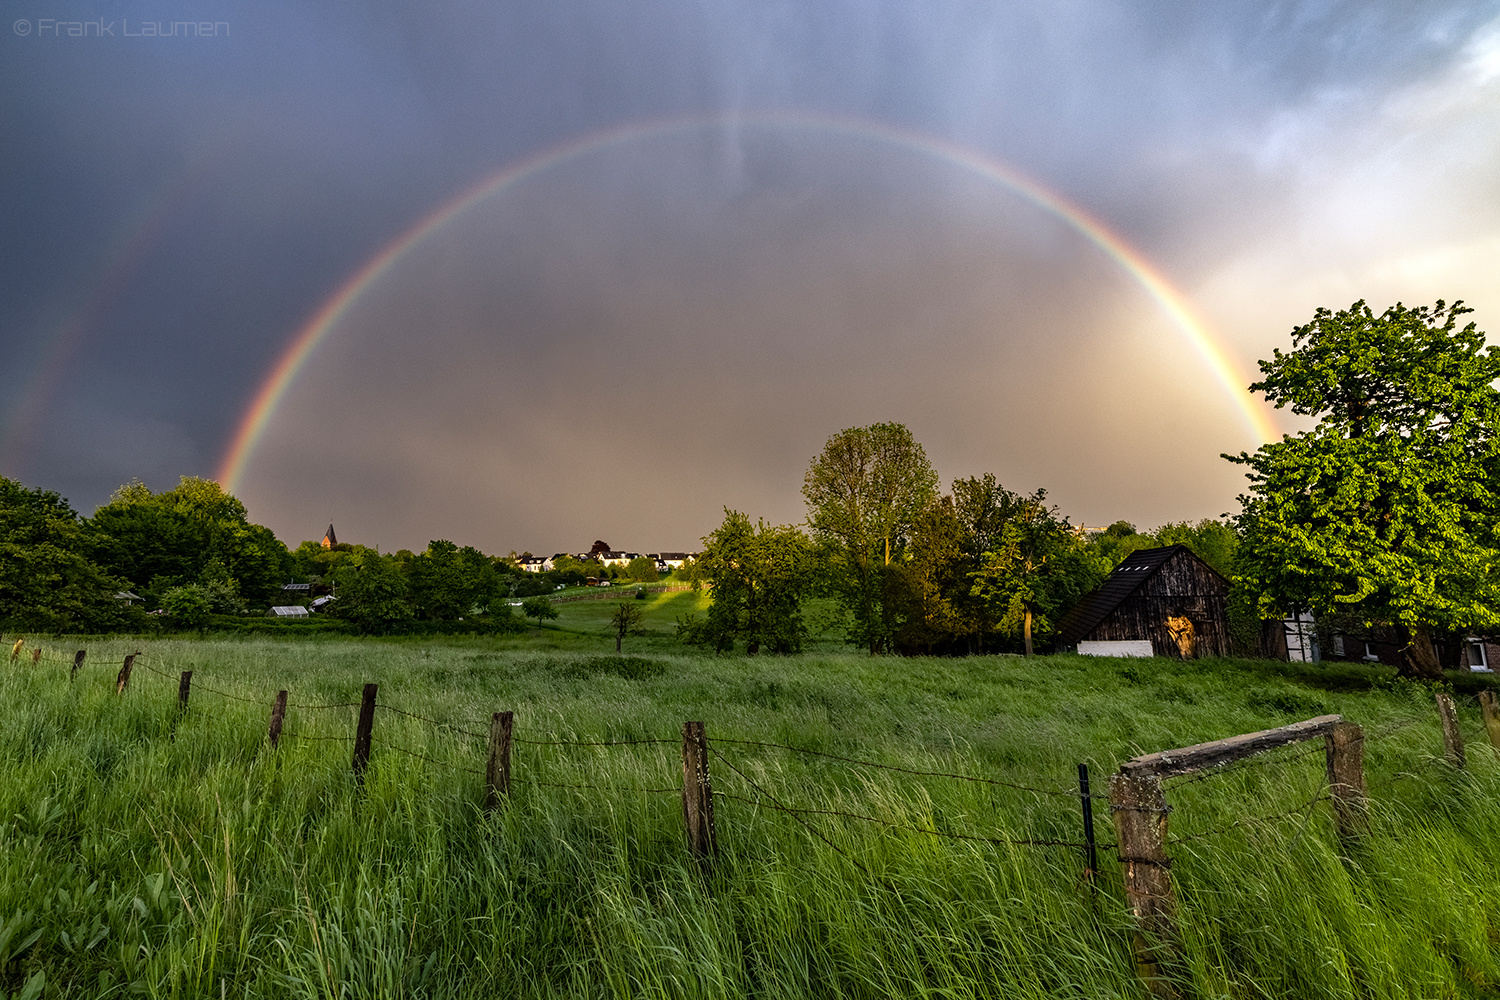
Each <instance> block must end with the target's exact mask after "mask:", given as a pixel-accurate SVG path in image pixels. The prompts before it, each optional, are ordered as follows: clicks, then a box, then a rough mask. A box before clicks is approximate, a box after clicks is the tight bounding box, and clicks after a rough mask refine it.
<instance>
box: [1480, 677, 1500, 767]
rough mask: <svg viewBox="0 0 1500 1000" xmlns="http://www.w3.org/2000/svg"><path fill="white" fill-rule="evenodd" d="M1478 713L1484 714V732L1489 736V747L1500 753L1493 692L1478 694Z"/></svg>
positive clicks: (1499, 726) (1499, 727)
mask: <svg viewBox="0 0 1500 1000" xmlns="http://www.w3.org/2000/svg"><path fill="white" fill-rule="evenodd" d="M1479 711H1480V712H1482V713H1483V714H1484V731H1485V732H1486V733H1488V734H1489V737H1490V746H1492V747H1494V748H1495V752H1496V753H1500V713H1497V712H1496V710H1495V692H1493V691H1481V692H1479Z"/></svg>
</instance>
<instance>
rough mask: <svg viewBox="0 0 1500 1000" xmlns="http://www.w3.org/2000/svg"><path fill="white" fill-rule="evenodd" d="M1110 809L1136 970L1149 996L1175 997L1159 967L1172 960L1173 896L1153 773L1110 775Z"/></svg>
mask: <svg viewBox="0 0 1500 1000" xmlns="http://www.w3.org/2000/svg"><path fill="white" fill-rule="evenodd" d="M1109 808H1110V812H1111V814H1112V815H1113V817H1114V821H1115V834H1116V837H1117V839H1118V840H1119V844H1120V862H1121V864H1123V865H1124V866H1125V870H1124V874H1125V900H1126V903H1127V904H1128V905H1129V907H1130V912H1131V914H1132V915H1133V916H1134V917H1135V934H1134V942H1133V943H1134V947H1135V964H1136V971H1137V972H1139V973H1140V977H1141V979H1142V981H1143V982H1145V984H1146V989H1147V990H1148V991H1149V992H1150V994H1151V995H1152V996H1153V997H1164V998H1176V997H1177V996H1178V993H1177V988H1176V987H1175V986H1173V985H1172V982H1171V980H1169V979H1168V978H1167V977H1166V974H1165V971H1164V967H1166V966H1169V965H1173V964H1175V959H1176V952H1177V900H1176V898H1175V897H1174V896H1173V893H1172V876H1171V865H1172V861H1171V859H1170V858H1168V857H1167V798H1166V795H1165V794H1164V793H1163V792H1162V787H1161V779H1160V778H1158V777H1157V776H1156V775H1154V774H1125V773H1120V774H1116V775H1113V776H1112V777H1111V778H1110V779H1109Z"/></svg>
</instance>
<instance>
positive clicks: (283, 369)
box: [218, 112, 1279, 493]
mask: <svg viewBox="0 0 1500 1000" xmlns="http://www.w3.org/2000/svg"><path fill="white" fill-rule="evenodd" d="M739 122H745V123H752V124H767V125H779V126H787V127H793V128H799V127H800V128H808V129H819V130H824V131H830V132H835V133H838V132H842V133H846V134H853V135H859V136H864V137H868V138H875V139H880V140H884V141H887V142H890V143H892V144H894V145H897V146H900V147H903V148H906V149H909V150H912V151H915V152H918V153H921V154H923V155H926V156H931V157H933V158H936V159H939V160H942V161H944V162H947V163H951V164H954V165H956V166H959V167H962V168H963V169H965V170H968V171H970V172H972V173H974V174H976V175H978V176H981V177H984V178H986V179H987V180H989V181H991V182H993V183H996V184H999V185H1000V186H1002V187H1004V188H1006V189H1008V190H1010V191H1012V192H1014V193H1015V194H1017V195H1019V196H1020V197H1022V198H1024V199H1026V200H1027V201H1029V202H1030V203H1032V204H1033V205H1035V206H1037V207H1038V208H1041V209H1043V210H1044V211H1047V212H1049V213H1051V214H1052V215H1054V216H1056V217H1058V218H1060V219H1062V220H1063V221H1064V222H1066V223H1067V224H1068V225H1069V226H1071V227H1072V228H1073V229H1074V230H1075V231H1077V232H1078V233H1080V234H1081V235H1082V236H1084V237H1085V238H1086V239H1087V240H1089V242H1091V243H1093V244H1094V245H1095V246H1096V247H1098V248H1099V249H1100V250H1101V251H1103V252H1104V253H1105V254H1106V255H1108V256H1109V257H1110V258H1112V259H1113V260H1114V261H1116V262H1117V263H1118V264H1119V265H1120V267H1121V268H1122V269H1123V270H1124V271H1125V272H1126V273H1127V274H1129V275H1130V276H1131V278H1133V279H1134V280H1135V281H1136V282H1137V283H1138V284H1139V285H1140V286H1141V288H1142V289H1143V290H1144V291H1145V292H1146V294H1147V295H1148V296H1149V297H1150V298H1151V299H1152V300H1154V301H1155V302H1156V304H1157V305H1158V306H1159V307H1160V308H1161V309H1162V311H1163V312H1164V313H1166V315H1167V316H1168V317H1169V318H1170V319H1171V320H1172V323H1173V325H1174V326H1175V327H1176V328H1177V329H1178V330H1179V331H1180V332H1181V333H1182V334H1183V336H1184V338H1185V339H1186V340H1187V342H1188V343H1189V344H1190V345H1191V347H1192V348H1193V351H1194V353H1195V354H1196V355H1197V356H1198V358H1199V360H1200V361H1202V362H1203V364H1204V365H1205V367H1206V368H1207V369H1208V370H1209V372H1210V373H1211V374H1212V375H1213V377H1214V380H1215V381H1216V382H1218V383H1219V384H1220V386H1221V387H1222V388H1223V389H1224V390H1225V392H1226V393H1227V394H1228V396H1229V398H1230V399H1231V400H1232V401H1233V402H1234V404H1235V408H1236V410H1237V412H1238V413H1239V415H1240V417H1241V418H1242V420H1243V421H1244V423H1245V426H1246V429H1247V430H1248V431H1249V433H1250V436H1251V437H1253V438H1256V439H1257V441H1256V443H1257V444H1258V443H1260V442H1264V441H1269V440H1273V439H1275V438H1276V437H1278V436H1279V435H1278V433H1277V431H1276V429H1275V427H1274V426H1273V424H1272V423H1271V420H1270V418H1269V415H1268V414H1267V413H1266V411H1265V409H1264V407H1263V406H1262V405H1261V404H1260V403H1258V402H1257V401H1256V400H1255V398H1254V397H1252V396H1251V395H1250V393H1249V391H1248V390H1247V389H1246V388H1245V381H1244V379H1243V378H1242V376H1241V374H1240V372H1239V370H1238V368H1237V365H1236V364H1235V362H1234V360H1233V359H1232V358H1231V357H1230V356H1229V355H1228V353H1227V352H1226V351H1225V350H1224V349H1223V347H1222V346H1221V345H1220V344H1219V343H1218V342H1217V341H1216V340H1215V338H1214V336H1213V334H1212V333H1211V332H1210V330H1209V328H1208V326H1207V324H1206V323H1205V322H1204V321H1203V320H1202V319H1201V318H1200V317H1199V316H1198V315H1197V314H1196V312H1195V311H1194V309H1193V307H1192V306H1191V304H1190V303H1189V302H1188V300H1187V298H1186V297H1185V296H1184V295H1183V294H1182V293H1181V292H1179V291H1178V290H1177V289H1176V288H1175V287H1174V286H1173V285H1172V283H1171V282H1170V281H1169V280H1168V279H1167V278H1166V277H1165V276H1164V275H1162V274H1161V273H1160V271H1158V270H1157V268H1156V267H1155V266H1154V265H1153V264H1152V263H1151V262H1150V261H1149V260H1147V258H1146V257H1145V256H1144V255H1143V254H1142V253H1141V252H1140V251H1138V250H1136V249H1135V248H1134V247H1132V246H1131V245H1130V244H1129V243H1127V242H1126V241H1125V239H1124V238H1123V237H1121V236H1119V235H1118V234H1116V233H1115V232H1114V231H1112V230H1111V229H1110V228H1109V227H1108V226H1106V225H1105V224H1104V223H1103V222H1102V221H1100V220H1099V219H1097V218H1095V217H1094V216H1093V215H1092V214H1091V213H1089V212H1088V211H1087V210H1086V209H1084V208H1082V207H1080V206H1078V205H1075V204H1073V203H1072V202H1070V201H1068V200H1067V199H1066V198H1064V197H1063V196H1061V195H1059V194H1057V193H1055V192H1053V191H1050V190H1048V189H1047V188H1045V187H1043V186H1042V185H1041V184H1040V183H1038V182H1037V181H1035V180H1033V179H1032V178H1030V177H1027V176H1025V175H1024V174H1022V173H1020V172H1018V171H1016V170H1015V169H1013V168H1012V167H1010V166H1009V165H1007V164H1005V163H1003V162H1001V161H999V160H996V159H993V158H991V157H989V156H986V155H985V154H983V153H980V152H978V151H976V150H973V149H970V148H968V147H965V146H961V145H958V144H956V143H953V142H950V141H948V140H945V139H941V138H938V137H935V136H930V135H926V134H923V133H920V132H916V131H912V130H909V129H903V128H899V127H897V126H893V125H887V124H884V123H878V122H868V121H862V120H855V119H847V118H837V117H832V116H822V115H811V114H803V113H788V112H765V113H736V114H728V115H726V114H713V115H691V116H683V117H676V118H670V119H660V120H653V121H648V122H631V123H627V124H624V125H620V126H616V127H614V128H611V129H607V130H604V131H598V132H590V133H588V134H586V135H583V136H579V137H576V138H574V139H570V140H568V141H566V142H563V143H560V144H558V145H554V146H550V147H548V148H546V149H543V150H540V151H538V152H535V153H532V154H531V155H529V156H527V157H524V158H522V159H521V160H519V161H517V162H516V163H513V164H511V165H509V166H507V167H504V168H502V169H501V170H499V171H498V172H496V173H494V174H491V175H490V176H488V177H486V178H484V179H483V180H481V181H479V182H478V183H476V184H474V185H473V186H471V187H469V188H468V189H467V190H465V191H462V192H460V193H459V194H458V195H457V196H455V197H453V198H451V199H450V200H448V201H447V202H445V203H444V204H442V205H440V206H438V207H437V208H436V209H435V210H434V211H432V212H431V213H429V214H428V215H426V216H425V217H423V218H422V219H420V220H418V221H417V222H416V223H415V224H414V225H412V226H411V227H409V228H408V229H407V230H406V231H405V232H403V233H402V234H401V235H400V236H398V237H396V239H394V240H392V241H391V242H390V243H389V244H387V245H386V246H385V248H384V249H382V250H381V251H380V252H379V253H377V254H376V255H375V256H374V257H372V258H370V260H368V261H367V262H366V263H365V264H364V265H363V266H362V267H360V268H359V270H357V271H356V272H355V273H354V274H353V275H351V276H350V277H349V278H348V279H347V280H345V282H344V283H343V284H342V285H340V286H339V288H338V290H337V291H336V292H335V293H334V294H333V295H332V296H330V297H329V298H328V299H327V300H326V301H325V302H324V303H323V305H322V306H320V307H319V308H318V310H317V312H315V313H314V314H313V315H312V317H311V318H310V319H309V320H308V321H307V323H306V324H305V325H304V326H303V327H302V328H301V329H300V330H299V331H298V333H297V335H296V336H295V337H294V338H293V340H292V342H291V344H290V345H289V346H288V347H287V349H286V350H285V351H284V352H283V353H282V355H281V357H280V358H279V359H278V360H277V362H276V364H275V365H274V366H273V367H272V369H271V371H270V374H269V375H267V377H266V379H265V381H264V382H262V383H261V385H260V388H259V389H258V390H257V391H256V393H255V395H254V397H253V398H252V400H251V402H250V405H249V407H248V408H247V409H246V411H245V414H244V416H243V417H242V419H241V420H240V422H239V424H238V425H237V427H236V430H235V433H234V435H233V437H232V438H231V440H230V443H229V447H228V448H227V449H226V451H225V453H224V458H223V460H222V462H221V464H220V469H219V473H218V479H219V481H220V482H221V483H222V484H223V485H224V488H225V489H227V490H228V491H230V492H231V493H233V492H237V491H238V489H239V484H240V480H241V479H242V478H243V476H244V474H245V471H246V469H247V467H248V465H249V463H250V460H251V458H252V457H253V456H254V453H255V449H256V447H257V445H258V444H259V441H260V438H261V436H262V435H263V434H264V433H265V430H266V428H267V427H268V426H269V425H270V422H271V418H272V417H273V416H274V415H275V413H276V408H277V407H278V406H279V405H280V404H281V401H282V400H283V399H284V398H285V396H286V393H287V391H288V390H289V389H290V388H291V386H292V384H293V383H294V382H295V381H296V378H297V375H298V374H299V372H300V371H301V369H302V367H303V365H305V364H306V362H307V361H308V359H309V358H310V357H311V356H312V355H313V353H314V352H315V351H316V350H317V348H318V346H319V345H320V344H321V343H322V342H323V341H324V340H325V339H326V338H327V337H328V335H329V334H330V333H331V332H332V331H333V329H334V328H335V327H336V326H337V325H338V321H339V320H340V318H342V317H343V315H344V314H345V313H346V312H347V311H348V310H349V308H350V307H351V306H352V305H353V304H354V303H355V302H356V301H357V300H358V299H359V297H360V296H361V295H362V294H363V293H364V292H365V291H366V290H367V289H369V288H370V287H371V286H372V285H373V284H374V283H375V282H376V281H378V280H379V279H380V278H381V277H382V276H383V275H385V274H386V273H387V272H388V271H389V270H390V269H391V268H392V266H394V265H395V264H396V263H397V262H398V261H399V260H400V259H401V257H402V256H403V255H404V254H405V253H406V252H407V251H409V250H410V249H412V248H413V247H415V246H416V245H417V244H419V243H421V242H422V241H423V240H425V239H427V238H428V237H430V236H432V235H434V234H435V233H437V232H438V231H439V230H441V229H442V228H443V227H444V226H445V225H447V224H448V223H450V222H452V221H453V220H454V219H456V218H457V217H458V216H460V215H462V214H463V213H464V212H466V211H468V210H469V209H470V208H473V207H474V206H476V205H478V204H479V203H480V202H482V201H484V200H485V199H487V198H490V197H492V196H494V195H496V194H498V193H499V192H501V191H503V190H504V189H506V188H507V187H510V186H511V185H513V184H516V183H518V182H520V181H523V180H525V179H526V178H527V177H530V176H532V175H535V174H537V173H540V172H542V171H544V170H547V169H550V168H552V167H555V166H558V165H560V164H562V163H564V162H566V161H567V160H570V159H572V158H574V157H577V156H582V155H585V154H587V153H590V152H595V151H598V150H601V149H603V148H605V147H607V146H610V145H613V144H615V143H619V142H626V141H634V140H640V139H646V138H651V137H654V136H657V135H663V134H667V133H670V132H674V131H678V130H683V129H688V128H703V127H709V126H716V125H726V124H733V123H739Z"/></svg>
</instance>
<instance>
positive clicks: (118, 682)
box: [115, 653, 140, 694]
mask: <svg viewBox="0 0 1500 1000" xmlns="http://www.w3.org/2000/svg"><path fill="white" fill-rule="evenodd" d="M138 655H140V654H138V653H130V654H129V655H127V656H126V657H125V662H124V663H123V664H122V665H121V666H120V672H119V674H117V675H116V676H115V694H124V693H125V686H126V685H127V684H129V683H130V668H131V667H133V666H135V658H136V657H137V656H138Z"/></svg>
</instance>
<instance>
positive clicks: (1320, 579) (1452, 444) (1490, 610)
mask: <svg viewBox="0 0 1500 1000" xmlns="http://www.w3.org/2000/svg"><path fill="white" fill-rule="evenodd" d="M1469 311H1470V310H1468V309H1466V308H1464V307H1463V305H1462V304H1461V303H1454V304H1453V305H1451V306H1449V305H1446V304H1445V303H1443V302H1442V301H1441V300H1439V301H1438V302H1437V304H1436V305H1435V306H1433V307H1427V306H1420V307H1417V308H1414V309H1408V308H1406V307H1404V306H1402V305H1400V304H1399V303H1398V304H1397V305H1395V306H1392V307H1391V308H1389V309H1387V310H1386V311H1385V312H1383V313H1381V314H1380V315H1379V316H1376V315H1375V314H1374V313H1373V312H1372V311H1371V309H1370V308H1369V306H1367V305H1366V304H1365V303H1364V302H1362V301H1361V302H1356V303H1354V304H1353V305H1352V306H1350V307H1349V308H1348V309H1344V310H1340V311H1338V312H1332V311H1330V310H1328V309H1319V310H1318V311H1317V313H1316V314H1315V315H1314V317H1313V320H1312V322H1310V323H1308V324H1307V325H1305V326H1301V327H1298V328H1297V329H1296V330H1294V331H1293V333H1292V343H1293V350H1292V351H1291V352H1289V353H1286V354H1283V353H1282V352H1281V351H1279V350H1278V351H1276V353H1275V355H1274V357H1272V358H1271V359H1270V360H1269V361H1262V362H1261V363H1260V368H1261V372H1262V373H1263V375H1264V378H1263V379H1262V380H1261V381H1259V382H1257V383H1255V384H1254V385H1252V386H1251V389H1252V390H1255V391H1258V392H1261V393H1263V394H1264V395H1265V396H1266V398H1267V399H1269V400H1270V401H1272V402H1274V403H1275V404H1276V406H1277V407H1278V408H1280V407H1289V408H1290V409H1291V410H1292V412H1293V413H1296V414H1299V415H1302V416H1309V417H1315V418H1316V419H1317V421H1318V422H1317V425H1316V426H1315V427H1313V428H1312V429H1311V430H1308V431H1304V432H1302V433H1300V434H1296V435H1289V436H1286V437H1283V438H1282V440H1280V441H1274V442H1271V443H1269V444H1265V445H1262V446H1261V447H1260V448H1259V449H1257V450H1256V452H1255V453H1254V454H1253V455H1252V454H1246V453H1243V452H1242V453H1240V454H1239V455H1234V456H1225V457H1226V458H1228V459H1229V460H1230V461H1232V462H1236V463H1238V464H1241V465H1244V466H1245V467H1246V468H1247V469H1248V472H1247V473H1246V476H1247V478H1248V479H1249V480H1250V492H1249V493H1248V494H1246V495H1244V496H1242V497H1241V498H1240V501H1241V505H1242V509H1241V512H1240V515H1239V517H1238V519H1237V525H1238V528H1239V531H1240V535H1241V539H1242V541H1241V544H1240V551H1239V555H1238V557H1237V560H1236V576H1237V578H1238V580H1239V581H1240V582H1241V583H1242V584H1244V585H1245V586H1246V587H1248V588H1249V589H1250V590H1251V591H1252V592H1253V593H1254V594H1256V595H1257V597H1258V602H1259V608H1260V611H1261V613H1262V614H1264V615H1266V616H1267V617H1280V616H1281V615H1284V614H1286V613H1289V612H1293V611H1312V612H1313V613H1314V614H1316V615H1319V616H1331V615H1335V614H1339V613H1348V612H1353V613H1355V614H1358V615H1360V616H1362V617H1363V618H1365V619H1366V620H1368V621H1377V622H1385V623H1388V624H1390V625H1394V626H1399V627H1401V628H1403V629H1404V630H1405V631H1406V633H1407V635H1408V636H1409V639H1410V641H1409V642H1408V644H1407V647H1406V659H1405V665H1404V668H1403V669H1404V670H1405V671H1406V672H1407V673H1408V674H1410V675H1412V676H1422V677H1427V678H1436V677H1439V676H1441V671H1440V669H1439V667H1438V661H1437V658H1436V655H1435V653H1434V651H1433V647H1432V638H1433V633H1434V632H1435V631H1442V630H1465V631H1469V630H1473V631H1489V630H1493V629H1496V628H1500V390H1497V389H1496V381H1497V380H1500V348H1497V347H1486V346H1485V336H1484V334H1483V333H1482V332H1480V331H1479V330H1478V329H1476V327H1475V325H1474V324H1473V323H1469V324H1467V325H1466V326H1463V327H1462V328H1460V327H1459V320H1460V318H1461V317H1462V316H1463V315H1465V314H1466V313H1468V312H1469Z"/></svg>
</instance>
